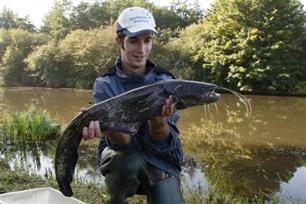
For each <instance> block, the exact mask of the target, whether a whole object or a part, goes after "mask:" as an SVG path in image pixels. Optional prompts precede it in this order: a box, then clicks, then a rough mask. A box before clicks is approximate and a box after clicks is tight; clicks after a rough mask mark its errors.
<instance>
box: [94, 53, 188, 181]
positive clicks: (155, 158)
mask: <svg viewBox="0 0 306 204" xmlns="http://www.w3.org/2000/svg"><path fill="white" fill-rule="evenodd" d="M121 66H122V64H121V59H120V58H118V59H117V60H116V63H115V65H114V66H113V67H112V68H111V69H110V70H109V71H108V72H107V73H106V74H104V75H102V76H100V77H98V78H97V79H96V81H95V85H94V90H93V97H94V100H95V103H98V102H101V101H104V100H106V99H108V98H110V97H113V96H116V95H119V94H121V93H123V92H126V91H129V90H131V89H133V88H137V87H139V86H142V85H145V84H151V83H154V82H156V81H160V80H167V79H173V78H174V76H173V75H172V74H170V73H169V72H167V71H164V70H161V69H159V68H157V67H156V66H155V64H154V63H153V62H151V61H150V60H148V61H147V69H148V71H147V73H146V74H145V75H144V76H142V77H139V76H127V75H125V74H124V73H123V72H122V68H121ZM178 119H179V113H178V112H177V113H175V114H174V115H173V116H172V117H169V118H168V124H169V126H170V133H169V136H168V138H167V139H166V140H152V139H151V138H150V137H149V130H148V123H147V122H143V123H142V124H141V126H140V128H139V131H138V132H137V133H136V134H135V135H133V136H132V137H131V142H130V144H129V145H125V146H118V145H112V144H111V143H110V141H109V140H108V139H104V138H102V139H101V142H100V144H99V147H98V160H100V155H101V152H102V151H103V149H104V148H105V147H106V146H109V147H110V148H112V149H115V150H123V149H125V150H135V151H141V152H143V153H144V158H145V160H146V161H147V162H148V163H150V164H152V165H154V166H156V167H157V168H159V169H161V170H163V171H165V172H167V173H169V174H171V175H173V176H177V177H178V176H179V175H180V171H181V165H182V161H183V152H182V148H181V142H180V139H179V130H178V129H177V127H176V122H177V121H178Z"/></svg>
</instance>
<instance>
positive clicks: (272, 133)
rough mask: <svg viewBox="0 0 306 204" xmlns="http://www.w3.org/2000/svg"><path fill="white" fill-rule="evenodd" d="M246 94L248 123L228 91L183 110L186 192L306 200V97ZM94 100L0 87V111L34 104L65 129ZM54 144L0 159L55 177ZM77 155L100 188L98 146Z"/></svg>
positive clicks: (4, 153)
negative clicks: (212, 102) (209, 102)
mask: <svg viewBox="0 0 306 204" xmlns="http://www.w3.org/2000/svg"><path fill="white" fill-rule="evenodd" d="M247 97H248V98H249V99H250V100H251V105H252V114H251V117H249V118H248V117H246V116H245V113H246V108H245V106H244V104H243V103H241V102H239V99H238V98H237V97H235V96H233V95H230V94H224V95H222V97H221V100H220V101H219V102H218V103H217V104H216V105H209V106H200V107H194V108H190V109H188V110H184V111H181V119H180V121H179V124H178V127H179V129H180V130H181V139H182V143H183V147H184V151H185V154H186V161H185V168H184V170H183V172H182V181H183V187H184V191H185V193H187V194H188V193H190V194H192V193H194V191H195V189H196V190H197V191H199V192H200V193H202V194H205V193H207V191H210V190H218V191H219V192H222V193H223V194H231V195H232V194H240V195H246V196H252V195H255V194H256V193H257V192H262V193H264V194H266V195H276V196H281V197H282V199H283V201H284V202H286V199H289V200H290V201H292V200H297V201H298V200H303V201H305V199H306V133H305V130H306V126H305V124H306V98H301V97H278V96H253V95H250V96H247ZM91 103H92V102H91V92H90V91H84V90H75V89H46V88H0V111H1V112H14V111H22V110H25V109H27V108H28V107H29V106H31V105H35V106H37V107H39V108H41V109H46V110H47V111H48V112H49V113H50V114H51V116H52V117H53V118H55V119H56V120H57V121H58V122H60V123H61V124H67V123H68V122H69V120H70V119H72V118H73V117H74V116H75V115H76V114H77V113H78V112H79V110H80V108H81V107H83V106H90V104H91ZM0 143H1V141H0ZM3 143H5V141H2V144H3ZM55 147H56V144H55V143H54V142H48V143H47V144H44V145H34V146H33V145H26V146H25V147H23V148H16V147H11V146H9V145H8V144H6V145H2V146H1V145H0V158H5V159H7V160H8V161H9V165H10V166H11V168H12V169H18V168H20V167H23V168H26V169H27V170H28V171H29V172H33V173H36V174H40V175H43V176H54V170H53V157H54V152H55ZM80 151H81V152H80V155H81V156H80V160H79V163H78V168H77V170H76V177H77V179H79V180H81V181H83V182H96V183H97V184H103V177H102V176H100V174H99V172H98V171H97V170H96V162H95V149H94V148H93V147H92V145H89V144H87V143H82V148H81V150H80ZM88 152H90V153H88ZM85 153H86V154H85ZM85 155H87V157H86V156H85ZM88 155H90V156H88ZM212 188H213V189H212Z"/></svg>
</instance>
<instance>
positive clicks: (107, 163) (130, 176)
mask: <svg viewBox="0 0 306 204" xmlns="http://www.w3.org/2000/svg"><path fill="white" fill-rule="evenodd" d="M100 169H101V173H102V174H103V176H105V184H106V186H107V188H108V191H109V193H110V196H111V198H110V200H109V204H125V203H127V201H126V198H127V197H130V196H133V195H135V194H143V195H144V194H145V195H147V201H148V204H185V201H184V199H183V196H182V192H181V184H180V179H179V178H177V177H174V176H171V175H169V174H167V173H165V172H164V171H161V170H159V169H158V168H156V167H154V166H152V165H150V164H148V163H146V162H145V161H144V160H143V158H142V155H141V153H139V152H134V151H114V150H112V149H110V148H108V147H106V148H105V149H104V150H103V152H102V155H101V161H100Z"/></svg>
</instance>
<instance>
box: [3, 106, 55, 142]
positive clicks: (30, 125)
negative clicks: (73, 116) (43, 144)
mask: <svg viewBox="0 0 306 204" xmlns="http://www.w3.org/2000/svg"><path fill="white" fill-rule="evenodd" d="M59 133H60V125H59V124H58V123H56V122H55V121H54V120H53V119H52V118H51V117H50V115H49V113H48V112H47V111H41V110H38V109H37V108H35V107H34V106H31V107H30V108H29V109H28V110H26V111H22V112H14V113H4V114H3V115H2V116H1V118H0V134H1V135H0V136H2V137H5V138H8V139H10V140H11V141H14V142H15V141H41V140H47V139H54V138H55V137H56V136H57V135H59Z"/></svg>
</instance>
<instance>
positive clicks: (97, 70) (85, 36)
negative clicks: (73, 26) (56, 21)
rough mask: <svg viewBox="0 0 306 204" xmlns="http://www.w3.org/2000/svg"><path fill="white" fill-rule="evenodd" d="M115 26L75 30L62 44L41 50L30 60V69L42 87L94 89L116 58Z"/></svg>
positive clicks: (28, 62) (48, 45) (44, 46)
mask: <svg viewBox="0 0 306 204" xmlns="http://www.w3.org/2000/svg"><path fill="white" fill-rule="evenodd" d="M114 38H115V33H114V27H113V26H107V27H104V28H103V29H92V30H75V31H72V32H71V33H70V34H68V35H67V36H66V37H65V38H64V39H62V40H60V41H55V40H53V41H50V42H49V43H48V44H46V45H42V46H40V47H39V48H38V49H36V50H35V51H34V52H32V53H31V55H30V56H29V57H28V58H27V60H26V62H27V64H28V67H29V69H30V70H31V71H32V73H33V74H34V75H35V76H36V77H37V78H36V81H38V82H40V84H41V85H43V86H51V87H78V88H92V85H93V82H94V79H95V78H96V77H97V76H98V75H99V74H101V73H103V72H105V71H106V70H107V68H109V67H110V66H111V65H112V64H113V62H114V59H115V57H116V56H117V49H116V46H115V43H114Z"/></svg>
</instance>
